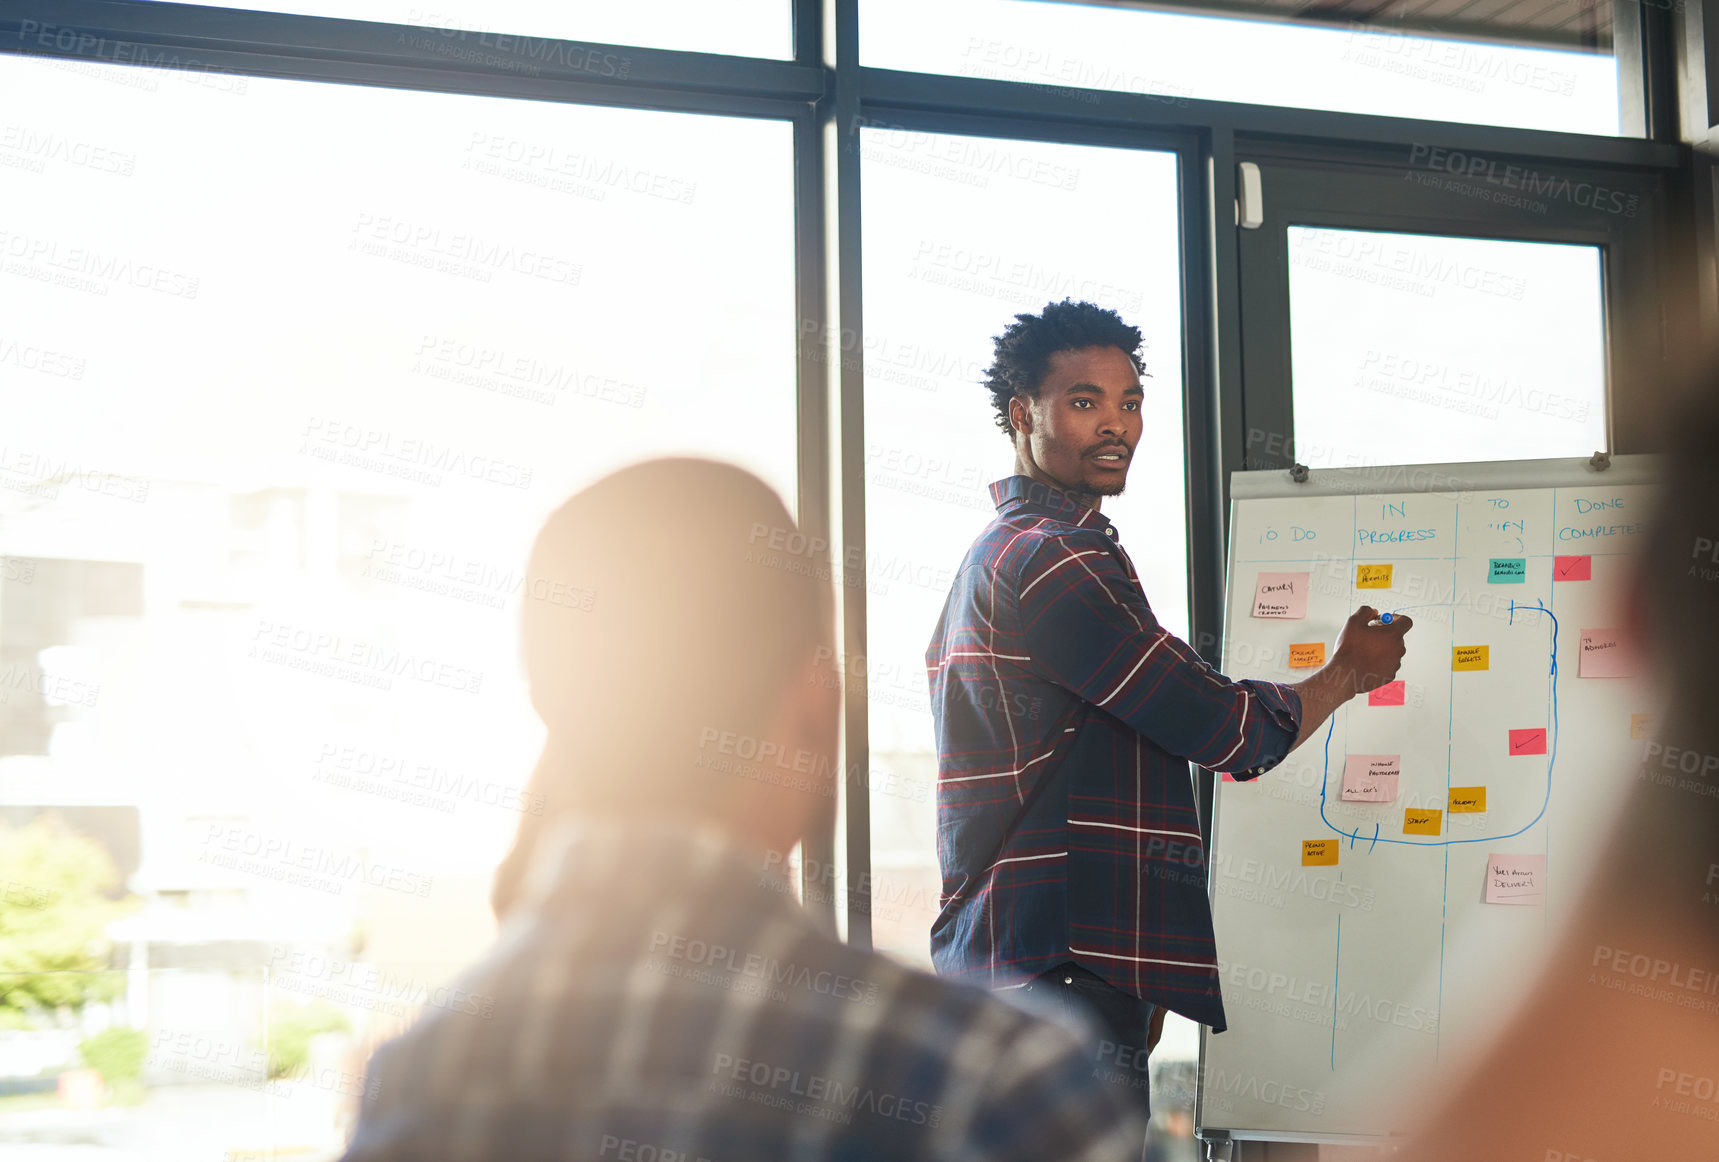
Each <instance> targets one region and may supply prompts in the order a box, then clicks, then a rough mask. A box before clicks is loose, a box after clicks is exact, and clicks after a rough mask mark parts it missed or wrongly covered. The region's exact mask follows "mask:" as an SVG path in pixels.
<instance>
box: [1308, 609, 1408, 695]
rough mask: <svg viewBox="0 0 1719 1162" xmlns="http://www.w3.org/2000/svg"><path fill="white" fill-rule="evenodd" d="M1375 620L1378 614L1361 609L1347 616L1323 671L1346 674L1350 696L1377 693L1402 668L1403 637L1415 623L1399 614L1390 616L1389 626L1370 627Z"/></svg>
mask: <svg viewBox="0 0 1719 1162" xmlns="http://www.w3.org/2000/svg"><path fill="white" fill-rule="evenodd" d="M1378 619H1379V611H1378V610H1376V609H1374V608H1373V607H1372V606H1371V605H1363V606H1362V607H1361V608H1359V609H1357V610H1356V611H1355V612H1354V613H1352V614H1350V615H1349V620H1348V621H1347V622H1345V623H1344V624H1343V631H1342V632H1341V633H1339V634H1338V635H1337V648H1336V649H1335V650H1333V651H1332V654H1331V661H1330V662H1329V663H1328V664H1327V667H1326V668H1327V669H1330V670H1331V671H1332V672H1333V674H1334V675H1340V674H1344V671H1347V674H1346V675H1344V676H1345V677H1346V679H1347V681H1345V682H1344V688H1346V689H1348V691H1349V693H1351V694H1365V693H1366V692H1367V691H1369V690H1377V689H1378V688H1379V687H1380V686H1383V685H1384V684H1385V683H1386V682H1389V681H1390V680H1391V679H1393V678H1395V677H1396V676H1397V670H1398V669H1399V668H1400V667H1401V666H1402V664H1403V653H1404V651H1405V649H1406V646H1405V645H1404V643H1403V635H1404V634H1406V633H1408V632H1409V630H1410V628H1412V627H1413V626H1414V624H1415V623H1414V621H1413V620H1411V619H1410V618H1407V617H1404V616H1403V615H1402V614H1400V613H1399V614H1393V615H1392V617H1391V624H1390V625H1372V624H1370V623H1371V622H1375V621H1377V620H1378Z"/></svg>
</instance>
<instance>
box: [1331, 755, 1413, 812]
mask: <svg viewBox="0 0 1719 1162" xmlns="http://www.w3.org/2000/svg"><path fill="white" fill-rule="evenodd" d="M1402 770H1403V758H1402V756H1401V755H1394V754H1352V755H1348V756H1347V757H1345V758H1344V760H1343V795H1342V798H1343V800H1344V801H1345V802H1348V803H1393V802H1395V801H1396V798H1397V776H1398V775H1400V774H1401V773H1402Z"/></svg>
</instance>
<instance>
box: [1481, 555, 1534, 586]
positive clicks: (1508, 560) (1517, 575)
mask: <svg viewBox="0 0 1719 1162" xmlns="http://www.w3.org/2000/svg"><path fill="white" fill-rule="evenodd" d="M1486 579H1487V580H1488V581H1490V582H1491V583H1493V584H1494V585H1499V584H1503V585H1520V584H1521V583H1522V582H1524V581H1526V580H1528V558H1526V557H1494V558H1492V568H1490V569H1488V570H1487V571H1486Z"/></svg>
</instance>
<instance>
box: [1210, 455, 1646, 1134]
mask: <svg viewBox="0 0 1719 1162" xmlns="http://www.w3.org/2000/svg"><path fill="white" fill-rule="evenodd" d="M1650 471H1651V458H1650V457H1641V456H1620V457H1614V458H1613V459H1612V460H1611V463H1610V466H1609V467H1608V468H1607V469H1605V470H1603V471H1597V470H1595V469H1594V468H1593V467H1591V466H1590V465H1589V463H1588V461H1586V460H1541V461H1521V462H1497V463H1479V464H1448V465H1420V466H1414V467H1388V468H1365V469H1331V470H1320V471H1313V472H1311V473H1309V474H1308V479H1307V480H1306V482H1304V483H1296V482H1295V481H1293V480H1292V479H1291V478H1290V473H1289V472H1287V471H1266V472H1245V473H1236V474H1235V475H1234V476H1233V478H1232V482H1231V508H1230V546H1229V571H1228V575H1227V580H1228V584H1227V596H1226V603H1225V608H1226V613H1225V620H1224V625H1225V635H1224V649H1223V666H1222V669H1223V672H1224V673H1225V674H1228V675H1229V676H1230V677H1232V678H1262V679H1266V680H1269V681H1277V682H1295V681H1300V680H1301V679H1303V678H1305V677H1307V676H1308V675H1310V674H1311V673H1313V672H1314V669H1316V668H1317V666H1313V667H1311V668H1308V667H1306V666H1305V663H1306V662H1307V661H1308V660H1309V658H1310V657H1311V656H1313V655H1314V654H1316V653H1317V649H1318V647H1320V646H1322V647H1323V649H1324V651H1325V652H1326V654H1327V655H1328V654H1329V653H1330V651H1331V650H1333V649H1334V647H1335V645H1336V639H1337V634H1338V631H1339V630H1340V629H1341V627H1342V625H1343V622H1344V620H1345V619H1346V618H1347V617H1348V616H1349V614H1350V613H1352V612H1353V611H1354V610H1355V609H1356V608H1358V607H1359V606H1361V605H1371V606H1374V607H1375V608H1377V609H1379V610H1381V611H1401V612H1404V613H1406V614H1408V615H1409V616H1410V617H1412V618H1413V620H1414V626H1413V628H1412V629H1411V630H1410V632H1409V634H1408V637H1407V639H1406V642H1407V646H1408V650H1407V654H1406V656H1405V658H1404V661H1403V666H1402V669H1401V670H1400V672H1399V674H1398V678H1399V680H1401V682H1402V683H1403V685H1402V687H1401V704H1400V705H1392V704H1389V703H1390V702H1391V701H1393V699H1392V697H1391V694H1390V693H1389V692H1387V693H1386V694H1385V695H1384V696H1383V697H1382V698H1381V699H1379V700H1378V701H1379V702H1380V703H1382V704H1375V699H1374V698H1372V697H1371V696H1369V695H1366V694H1363V695H1359V696H1357V697H1356V698H1354V699H1352V700H1350V701H1349V702H1348V703H1347V704H1345V705H1344V706H1343V707H1341V708H1339V709H1338V711H1337V712H1336V713H1335V714H1334V715H1333V716H1332V718H1331V721H1330V723H1329V725H1328V726H1327V727H1325V728H1322V729H1321V730H1320V732H1319V733H1318V735H1316V736H1315V737H1314V738H1312V739H1310V740H1309V741H1308V742H1307V743H1306V744H1304V745H1303V746H1302V747H1301V748H1300V749H1299V750H1297V751H1295V752H1294V753H1293V754H1291V755H1290V756H1289V757H1288V759H1286V760H1285V761H1284V762H1283V763H1282V764H1281V765H1279V766H1278V767H1276V768H1274V769H1273V770H1271V771H1269V772H1267V773H1266V774H1264V775H1262V776H1260V777H1259V778H1258V779H1255V780H1251V781H1247V782H1235V781H1230V780H1227V779H1225V780H1220V781H1219V782H1218V784H1217V794H1216V800H1215V805H1214V809H1213V812H1214V813H1213V822H1212V842H1211V846H1210V852H1209V855H1208V876H1209V887H1210V890H1211V898H1212V916H1213V923H1214V926H1215V929H1216V934H1217V952H1218V960H1219V972H1220V979H1221V983H1222V988H1223V996H1224V1009H1225V1014H1226V1017H1227V1019H1228V1023H1229V1029H1228V1031H1226V1032H1224V1033H1221V1034H1215V1035H1214V1034H1212V1033H1211V1032H1210V1031H1209V1030H1204V1029H1202V1035H1201V1077H1200V1086H1199V1091H1198V1096H1197V1101H1196V1107H1195V1121H1196V1125H1197V1127H1198V1129H1199V1131H1200V1132H1201V1133H1202V1134H1204V1135H1206V1136H1210V1137H1222V1136H1224V1135H1226V1134H1227V1135H1228V1136H1229V1137H1231V1138H1243V1139H1246V1138H1259V1139H1268V1140H1280V1141H1329V1142H1346V1141H1362V1140H1377V1139H1380V1138H1383V1137H1386V1136H1389V1135H1392V1134H1396V1133H1401V1132H1402V1131H1403V1130H1404V1129H1405V1127H1406V1126H1407V1125H1409V1124H1410V1123H1411V1118H1412V1115H1413V1113H1414V1110H1413V1108H1412V1107H1413V1098H1414V1095H1416V1094H1420V1095H1423V1097H1424V1095H1425V1094H1427V1092H1428V1091H1429V1088H1430V1082H1431V1079H1432V1077H1433V1074H1434V1070H1435V1068H1441V1069H1442V1068H1450V1067H1460V1064H1461V1062H1462V1061H1463V1060H1464V1058H1465V1056H1468V1055H1472V1054H1473V1053H1475V1052H1476V1051H1477V1050H1478V1048H1479V1047H1480V1046H1481V1045H1482V1043H1483V1039H1484V1038H1485V1037H1486V1036H1488V1035H1489V1034H1490V1032H1491V1031H1492V1030H1493V1029H1494V1028H1495V1027H1496V1023H1497V1021H1498V1019H1499V1017H1500V1015H1501V1014H1502V1013H1503V1012H1504V1011H1506V1010H1507V1008H1508V1007H1510V1006H1513V1005H1514V1004H1515V1003H1516V1002H1517V1001H1518V1000H1519V999H1520V998H1521V995H1522V994H1523V992H1524V991H1525V990H1526V988H1527V986H1529V985H1530V984H1531V983H1532V979H1533V977H1534V975H1535V970H1536V967H1537V963H1538V958H1539V957H1540V956H1541V955H1542V954H1543V953H1544V951H1545V950H1546V949H1547V947H1548V946H1549V944H1550V941H1551V939H1552V937H1553V936H1554V935H1555V933H1556V931H1557V929H1558V927H1559V926H1560V925H1561V924H1562V923H1563V922H1565V921H1566V920H1567V919H1568V917H1569V914H1570V908H1571V906H1572V904H1573V902H1574V901H1575V900H1576V899H1577V898H1578V896H1579V894H1580V890H1581V888H1582V886H1583V885H1584V883H1585V882H1586V880H1587V878H1588V875H1589V873H1590V872H1591V870H1592V860H1593V856H1594V854H1595V852H1596V849H1597V846H1598V842H1599V837H1600V836H1601V835H1602V834H1603V826H1604V821H1605V818H1606V816H1607V814H1608V811H1609V809H1610V808H1611V807H1612V806H1613V805H1615V803H1616V802H1617V801H1618V799H1619V797H1620V795H1621V792H1622V791H1624V790H1625V784H1626V782H1627V780H1628V779H1629V778H1630V777H1631V775H1630V771H1631V758H1632V755H1634V754H1637V753H1639V750H1640V748H1641V746H1642V745H1643V743H1642V739H1643V738H1644V737H1645V735H1646V733H1647V732H1648V731H1650V730H1651V729H1652V722H1653V715H1654V708H1653V707H1652V706H1651V705H1650V704H1649V701H1648V699H1649V695H1648V693H1647V689H1648V684H1647V683H1646V682H1643V681H1639V680H1635V679H1632V678H1630V677H1599V676H1593V675H1597V674H1598V673H1601V672H1613V673H1615V672H1618V671H1620V670H1627V669H1628V665H1629V655H1628V652H1627V649H1616V648H1613V647H1612V646H1611V645H1610V642H1611V640H1614V639H1612V638H1611V637H1610V635H1608V634H1605V633H1602V632H1594V631H1604V630H1613V629H1616V628H1617V623H1618V620H1619V618H1618V612H1619V609H1620V606H1621V603H1620V601H1619V598H1620V594H1621V586H1622V582H1623V580H1624V579H1625V577H1626V575H1627V572H1626V571H1627V568H1628V566H1629V562H1630V559H1631V558H1632V556H1633V555H1634V553H1635V551H1636V549H1637V546H1638V543H1639V541H1640V539H1641V537H1642V536H1643V535H1644V533H1645V529H1644V527H1643V524H1644V519H1645V515H1646V506H1647V505H1648V503H1649V494H1650V491H1651V490H1650V488H1649V480H1650V475H1649V474H1650ZM1386 566H1388V567H1389V570H1388V572H1389V578H1388V580H1387V578H1386V576H1385V574H1386V571H1387V570H1386V569H1385V567H1386ZM1261 574H1289V575H1290V576H1291V582H1290V584H1291V585H1292V586H1293V585H1294V584H1295V583H1296V582H1295V580H1294V579H1295V578H1297V577H1299V575H1302V574H1305V580H1304V581H1302V582H1300V584H1301V585H1302V586H1303V594H1302V595H1303V596H1304V597H1305V601H1306V607H1305V612H1304V616H1301V617H1283V616H1270V615H1271V614H1282V613H1284V612H1294V610H1293V608H1292V606H1293V604H1294V603H1293V601H1289V602H1285V601H1284V592H1285V591H1284V590H1283V589H1282V583H1281V582H1279V583H1277V584H1272V583H1271V581H1272V579H1268V586H1269V593H1268V595H1267V597H1265V598H1261V597H1260V596H1259V595H1258V593H1257V590H1258V587H1259V583H1260V582H1259V578H1260V575H1261ZM1559 574H1562V575H1559ZM1584 577H1585V578H1586V579H1581V578H1584ZM1363 581H1364V582H1366V583H1368V584H1369V585H1370V586H1378V587H1368V588H1358V587H1357V583H1358V582H1363ZM1256 613H1263V614H1265V616H1255V614H1256ZM1584 637H1586V639H1587V642H1588V645H1589V647H1590V648H1589V649H1588V650H1587V651H1585V652H1584V649H1583V642H1584ZM1625 645H1626V646H1627V643H1625ZM1296 646H1298V647H1301V648H1300V649H1297V650H1292V649H1291V647H1296ZM1476 647H1485V659H1484V668H1481V661H1482V659H1481V651H1480V650H1478V649H1477V648H1476ZM1459 651H1460V652H1459ZM1620 658H1621V662H1617V661H1614V660H1613V659H1620ZM1292 660H1294V661H1296V662H1299V663H1303V664H1304V665H1301V666H1291V664H1290V663H1291V661H1292ZM1584 668H1586V669H1587V672H1588V674H1589V675H1590V676H1583V674H1584ZM1536 732H1538V733H1536ZM1542 752H1543V753H1542ZM1349 756H1372V757H1370V758H1367V757H1364V758H1362V759H1361V760H1360V761H1359V762H1358V763H1357V764H1356V769H1355V772H1354V774H1353V776H1352V778H1351V779H1350V781H1349V785H1348V791H1347V797H1346V793H1345V769H1346V767H1347V766H1348V765H1349V764H1348V763H1347V762H1346V759H1347V758H1348V757H1349ZM1393 757H1394V759H1395V761H1394V763H1393V761H1392V759H1393ZM1393 767H1394V768H1395V770H1396V774H1395V777H1394V780H1393V779H1392V778H1391V776H1390V772H1391V770H1392V768H1393ZM1393 781H1394V784H1395V785H1394V787H1393V786H1392V783H1393ZM1479 789H1483V793H1484V800H1482V799H1481V797H1480V795H1479V794H1477V793H1476V792H1477V790H1479ZM1387 795H1391V796H1393V797H1390V798H1386V796H1387ZM1453 808H1455V809H1453ZM1477 808H1483V809H1477ZM1435 811H1436V812H1438V815H1437V818H1436V819H1434V818H1433V817H1432V815H1431V813H1432V812H1435ZM1495 857H1521V858H1520V860H1518V859H1517V858H1506V859H1500V858H1495ZM1542 857H1543V859H1544V861H1545V866H1544V869H1543V870H1542V869H1541V868H1540V867H1539V866H1538V858H1542ZM1495 876H1496V877H1497V887H1496V889H1495V892H1496V895H1497V896H1498V897H1500V899H1499V902H1491V903H1489V902H1487V901H1486V899H1485V896H1486V893H1487V887H1488V881H1489V879H1492V878H1493V877H1495Z"/></svg>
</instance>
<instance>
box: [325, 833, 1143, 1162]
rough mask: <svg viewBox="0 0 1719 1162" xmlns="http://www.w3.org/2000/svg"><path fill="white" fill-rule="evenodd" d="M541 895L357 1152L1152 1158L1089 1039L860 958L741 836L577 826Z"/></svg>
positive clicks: (404, 1046) (430, 1023)
mask: <svg viewBox="0 0 1719 1162" xmlns="http://www.w3.org/2000/svg"><path fill="white" fill-rule="evenodd" d="M528 891H529V896H528V901H529V902H528V903H527V905H526V906H525V907H524V908H523V909H522V910H523V912H524V916H523V918H521V919H517V920H515V921H512V922H510V924H509V926H508V927H507V928H506V929H504V930H503V932H502V934H501V937H500V939H499V940H498V943H497V946H496V948H495V949H494V950H493V951H492V952H491V954H490V955H489V956H488V957H487V958H486V959H484V960H483V961H482V962H480V963H479V964H478V965H477V966H476V967H475V968H474V969H472V970H471V971H470V972H468V973H467V974H465V976H464V977H463V978H462V980H461V982H460V983H459V985H458V987H459V988H460V989H462V990H463V991H464V995H467V996H470V997H474V998H477V1000H478V1001H479V1003H477V1004H474V1005H470V1006H458V1007H450V1008H448V1009H436V1010H433V1011H426V1013H425V1015H424V1016H423V1017H422V1018H421V1019H420V1020H419V1021H418V1022H417V1023H416V1024H415V1025H414V1026H413V1027H412V1028H411V1029H409V1030H408V1031H407V1032H406V1033H405V1034H404V1035H402V1036H401V1037H400V1038H398V1039H396V1040H394V1041H391V1042H389V1043H387V1044H385V1045H383V1046H382V1047H381V1048H380V1049H379V1050H378V1051H377V1053H376V1055H375V1056H374V1058H373V1059H372V1061H371V1065H370V1071H369V1077H368V1079H367V1082H366V1085H365V1092H366V1093H367V1094H372V1095H373V1096H372V1097H371V1098H370V1099H369V1100H367V1101H365V1102H364V1104H363V1110H362V1113H361V1116H360V1120H359V1124H358V1128H357V1132H356V1134H355V1137H354V1140H353V1142H352V1145H351V1147H350V1149H349V1151H348V1153H347V1154H346V1156H345V1162H408V1160H410V1162H430V1160H453V1159H462V1160H472V1162H503V1160H505V1162H547V1160H549V1159H557V1160H560V1159H569V1158H579V1159H614V1160H616V1162H625V1160H627V1159H632V1160H634V1162H637V1160H638V1159H656V1160H657V1162H754V1160H756V1159H764V1158H806V1159H843V1160H851V1162H859V1160H861V1159H867V1160H870V1159H885V1158H887V1159H891V1160H895V1159H909V1160H911V1159H951V1160H954V1159H964V1160H969V1162H1017V1160H1018V1162H1041V1160H1044V1159H1062V1158H1069V1159H1084V1160H1088V1162H1110V1160H1115V1162H1122V1160H1124V1159H1128V1160H1134V1159H1138V1157H1139V1153H1140V1143H1141V1142H1142V1141H1143V1140H1144V1138H1145V1133H1146V1127H1145V1125H1144V1123H1143V1122H1142V1121H1141V1120H1140V1118H1139V1117H1138V1116H1137V1115H1136V1114H1134V1113H1133V1112H1132V1111H1131V1110H1128V1109H1125V1108H1123V1106H1122V1105H1121V1104H1120V1103H1119V1102H1118V1100H1117V1099H1116V1098H1114V1097H1112V1096H1111V1095H1110V1093H1109V1092H1108V1091H1107V1090H1106V1089H1105V1088H1104V1087H1103V1086H1102V1085H1101V1084H1100V1083H1099V1082H1097V1081H1095V1080H1093V1078H1092V1074H1093V1063H1092V1062H1091V1061H1090V1060H1088V1059H1087V1056H1086V1054H1085V1053H1084V1051H1083V1050H1082V1048H1081V1046H1080V1044H1079V1042H1078V1041H1077V1039H1076V1038H1075V1037H1074V1036H1073V1035H1072V1034H1071V1032H1070V1031H1069V1030H1068V1029H1065V1028H1063V1027H1060V1026H1058V1025H1054V1024H1051V1023H1048V1022H1045V1021H1042V1020H1039V1019H1037V1018H1034V1017H1032V1016H1029V1015H1028V1014H1027V1013H1026V1012H1024V1011H1022V1010H1021V1009H1019V1008H1017V1007H1015V1006H1013V1005H1010V1004H1005V1003H1004V1002H1003V1001H1001V1000H999V999H998V998H996V997H994V996H991V995H990V994H988V993H986V992H984V991H982V990H979V989H975V988H971V987H968V986H965V985H959V984H955V983H954V982H950V981H945V980H940V979H939V978H937V977H935V976H932V975H931V974H929V973H923V972H916V971H913V970H911V969H908V968H906V967H904V966H902V965H899V964H897V963H895V962H893V961H891V960H889V959H888V958H887V957H885V956H883V955H880V954H878V953H874V952H871V951H867V950H862V949H858V948H854V947H850V946H848V945H846V944H843V943H842V942H841V941H839V940H837V939H836V938H835V937H834V936H833V935H831V934H829V933H828V932H826V931H825V930H824V929H823V927H822V926H821V925H820V924H819V923H818V922H817V921H816V920H814V918H813V917H812V916H811V914H810V913H808V912H807V911H806V910H805V909H804V908H802V907H800V905H799V903H798V902H797V901H796V900H795V898H794V896H793V893H792V883H791V881H790V880H789V878H788V876H787V875H785V874H784V871H783V868H782V866H781V861H780V860H775V859H772V858H770V857H769V856H767V855H766V854H765V853H764V852H762V851H755V850H752V849H749V848H746V847H743V846H740V845H738V844H737V843H736V842H735V841H734V840H733V839H731V838H729V837H727V836H725V835H724V834H722V833H720V832H716V831H712V830H708V829H689V828H681V827H675V826H671V825H666V824H665V825H660V826H653V827H649V828H638V827H620V826H617V825H614V824H602V823H597V822H595V821H586V822H584V823H581V824H568V825H566V826H564V827H562V828H561V829H560V830H559V831H557V832H555V833H553V834H552V835H550V836H546V837H545V840H544V843H543V844H542V846H541V848H540V851H539V855H538V857H537V859H536V860H535V861H534V863H533V867H532V876H531V879H530V881H529V883H528ZM453 995H459V994H453ZM464 1010H475V1011H464Z"/></svg>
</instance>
